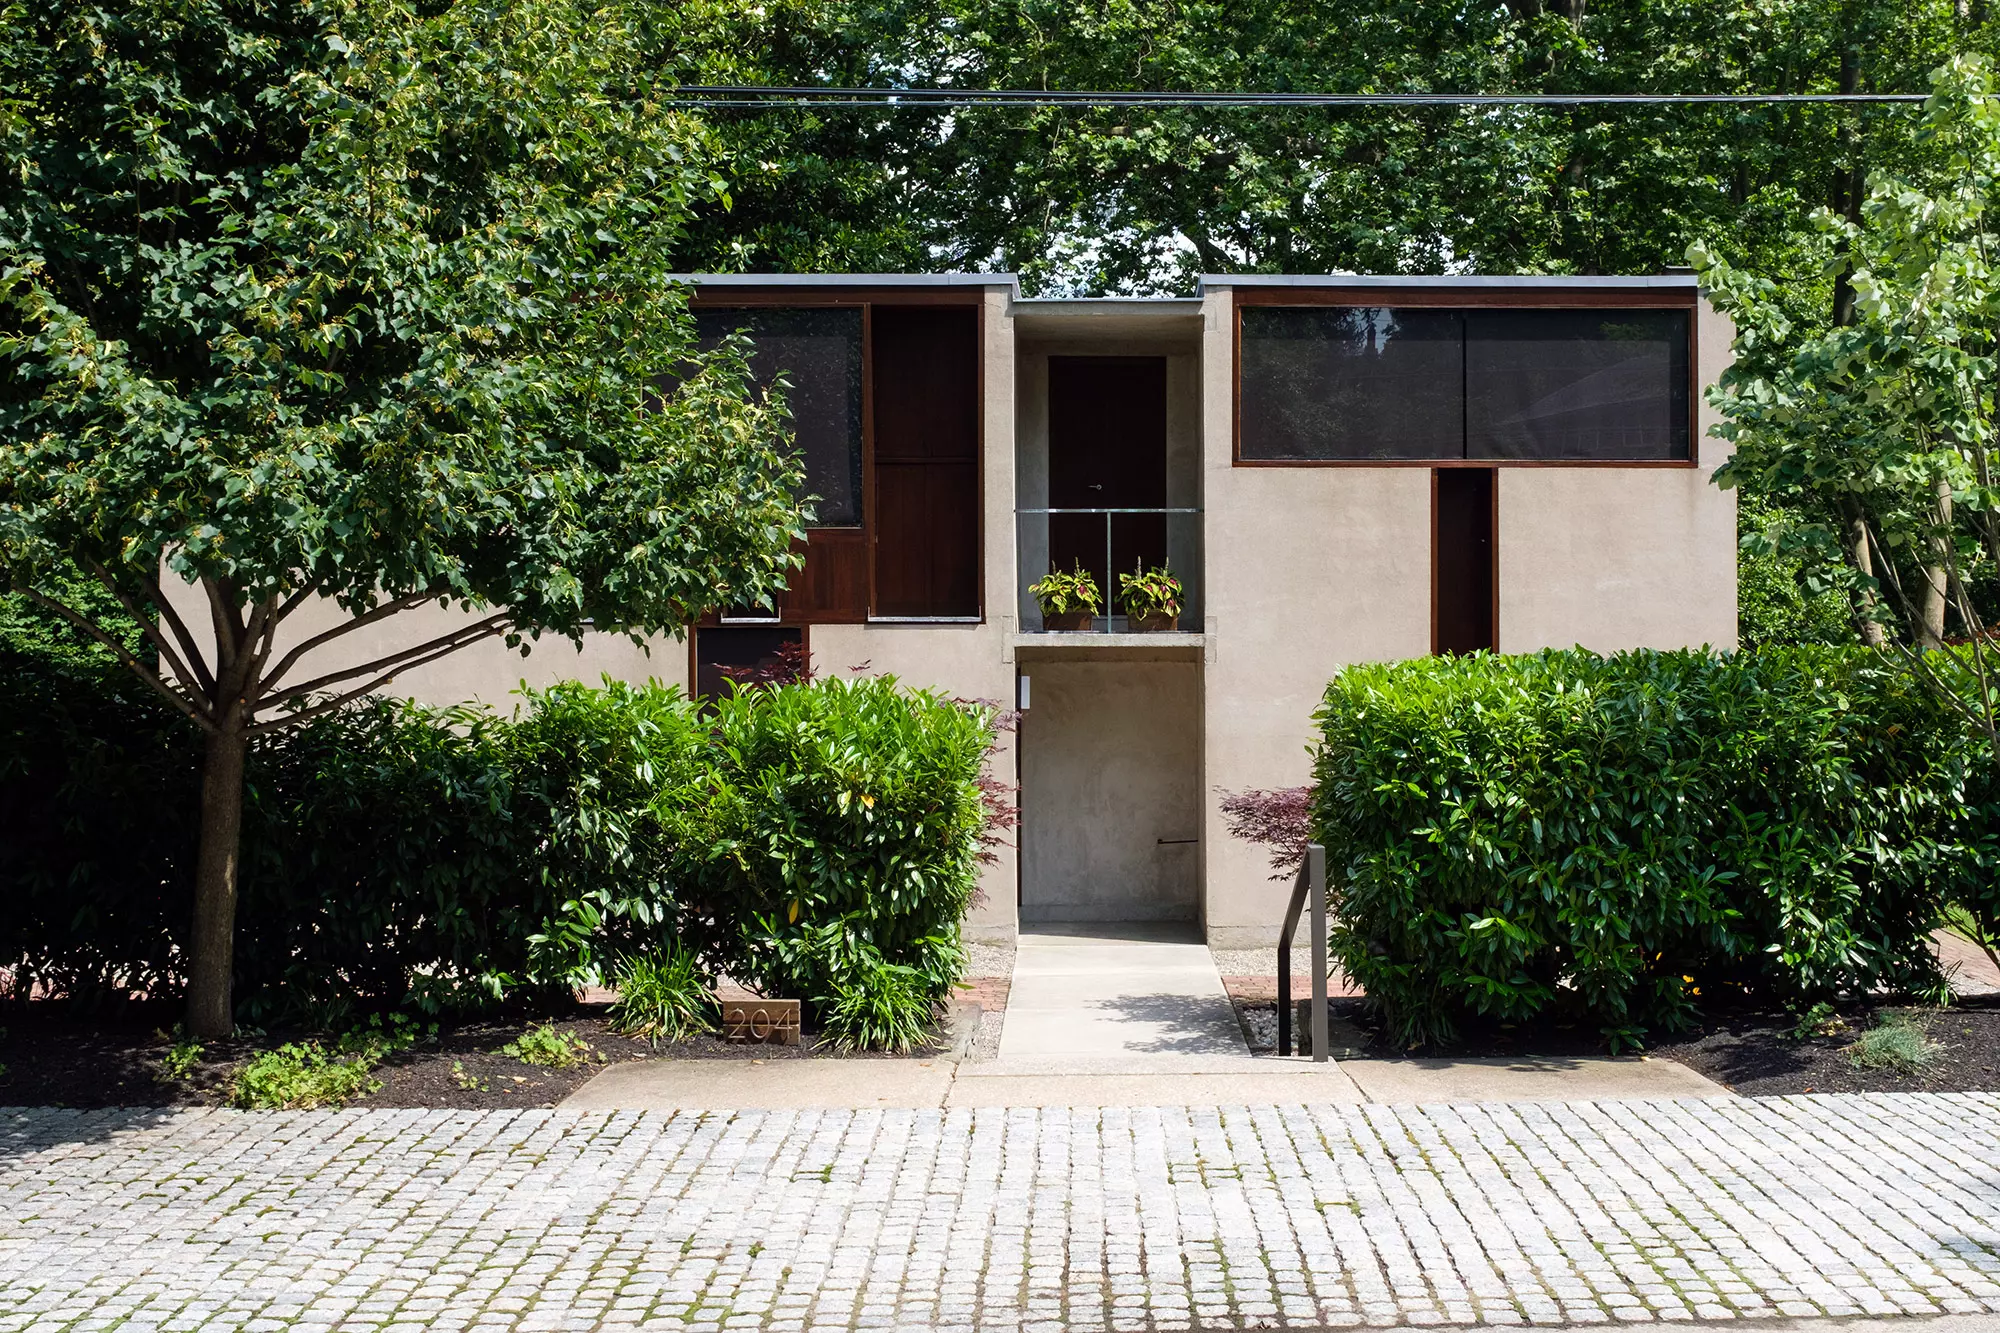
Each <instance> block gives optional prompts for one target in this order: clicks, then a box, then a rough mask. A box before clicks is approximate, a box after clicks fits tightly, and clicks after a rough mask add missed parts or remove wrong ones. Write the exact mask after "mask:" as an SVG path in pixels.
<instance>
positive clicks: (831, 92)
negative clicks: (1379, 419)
mask: <svg viewBox="0 0 2000 1333" xmlns="http://www.w3.org/2000/svg"><path fill="white" fill-rule="evenodd" d="M1924 97H1925V95H1924V94H1923V93H1172V92H1069V91H1057V92H1050V91H1047V90H1044V89H1035V88H984V89H981V88H821V87H797V88H780V87H767V86H765V85H762V84H744V83H720V84H695V85H689V86H686V87H682V88H679V89H677V90H676V94H675V96H673V97H670V98H668V99H667V101H668V102H669V103H670V104H672V105H676V106H689V107H694V106H700V107H737V108H745V109H747V108H754V107H807V106H810V107H874V108H882V109H889V110H895V109H900V108H906V107H923V108H926V109H929V108H942V109H946V110H955V109H958V108H969V107H994V106H1016V107H1082V108H1092V107H1237V108H1251V107H1369V106H1386V107H1423V106H1496V107H1497V106H1790V105H1810V104H1819V103H1828V104H1833V105H1841V106H1870V105H1875V106H1882V105H1891V106H1893V105H1908V104H1912V103H1921V102H1922V101H1923V100H1924Z"/></svg>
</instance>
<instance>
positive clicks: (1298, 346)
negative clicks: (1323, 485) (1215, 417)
mask: <svg viewBox="0 0 2000 1333" xmlns="http://www.w3.org/2000/svg"><path fill="white" fill-rule="evenodd" d="M1464 341H1465V327H1464V319H1463V317H1462V316H1461V315H1460V314H1459V313H1458V312H1457V311H1453V310H1392V309H1387V308H1384V307H1380V306H1376V307H1364V306H1249V307H1247V308H1245V310H1244V311H1243V372H1242V373H1243V381H1242V395H1243V396H1242V411H1243V456H1244V457H1245V458H1257V459H1271V460H1287V461H1291V460H1297V461H1319V460H1323V459H1350V458H1354V459H1364V458H1383V459H1428V458H1445V457H1453V458H1456V457H1460V456H1461V455H1462V453H1463V448H1464V438H1465V403H1464V397H1463V389H1464V385H1463V376H1462V375H1461V374H1460V366H1461V363H1462V361H1463V359H1464V350H1463V344H1464Z"/></svg>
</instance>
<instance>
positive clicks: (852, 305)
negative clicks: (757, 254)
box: [695, 290, 982, 626]
mask: <svg viewBox="0 0 2000 1333" xmlns="http://www.w3.org/2000/svg"><path fill="white" fill-rule="evenodd" d="M803 295H804V296H805V299H804V300H803V301H802V302H801V303H799V304H779V303H777V301H779V300H782V299H784V294H781V293H779V292H777V291H770V292H764V291H758V292H754V293H748V294H745V295H744V296H735V295H734V294H732V297H733V298H734V299H733V300H732V302H731V303H729V304H717V305H697V306H696V308H695V320H696V331H697V333H698V334H699V336H700V339H701V341H702V343H703V345H704V346H708V347H713V346H714V345H716V344H717V343H719V342H721V341H722V340H723V339H724V338H726V337H728V336H729V335H730V334H731V333H734V332H737V331H739V330H740V331H742V332H743V333H745V334H747V335H748V336H749V337H750V339H751V340H752V344H753V348H754V350H753V351H752V353H751V357H750V367H751V372H752V374H753V376H754V377H755V379H756V381H757V382H758V383H759V384H769V383H771V382H772V381H774V380H775V379H776V378H777V377H778V376H779V375H781V374H782V375H783V376H784V377H785V378H786V380H787V382H788V383H789V384H790V385H791V389H790V392H789V394H788V396H787V398H788V403H789V405H790V408H791V418H792V429H793V432H794V436H795V438H796V441H797V446H798V449H799V452H800V455H801V456H802V459H803V462H804V465H805V472H806V479H805V490H806V491H807V492H808V493H810V494H812V495H814V496H817V497H818V498H817V499H816V500H815V501H814V505H813V508H814V511H815V512H814V518H813V521H812V523H811V524H810V525H809V526H810V528H811V531H810V532H809V533H808V534H807V537H806V541H805V542H804V544H803V546H802V547H801V548H800V552H799V553H800V554H801V555H802V556H803V557H804V560H805V566H804V568H802V569H800V570H799V571H797V572H796V573H795V574H793V576H792V578H791V579H790V581H789V585H788V586H787V588H786V590H785V593H784V595H783V596H782V597H780V598H778V599H777V605H776V606H774V607H771V608H759V607H740V608H734V609H732V610H729V611H725V612H723V613H722V615H721V617H720V619H721V620H722V621H724V622H727V623H730V624H732V625H746V624H747V623H765V624H777V625H785V626H794V625H827V624H861V623H865V622H867V621H872V620H972V621H976V620H978V619H979V618H980V617H981V614H982V606H981V595H980V594H981V584H980V540H981V535H980V399H979V395H980V367H979V336H980V307H979V305H978V304H977V303H976V301H975V300H973V299H971V298H966V297H945V298H942V299H940V297H938V296H937V295H936V294H932V293H921V294H919V293H911V294H909V295H907V296H904V295H903V294H901V293H897V294H895V295H897V296H901V297H902V299H887V300H885V299H881V298H883V297H887V296H890V295H891V294H890V293H886V292H866V291H853V290H850V291H846V292H843V293H841V294H840V295H839V297H838V299H837V300H833V301H829V302H828V303H826V304H812V303H811V302H812V301H813V300H814V299H816V298H814V297H813V296H812V295H811V294H803ZM817 299H821V300H825V299H826V298H825V297H819V298H817ZM767 302H769V303H768V304H767ZM864 403H865V404H866V407H865V408H864Z"/></svg>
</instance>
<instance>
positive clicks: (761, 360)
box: [694, 306, 862, 528]
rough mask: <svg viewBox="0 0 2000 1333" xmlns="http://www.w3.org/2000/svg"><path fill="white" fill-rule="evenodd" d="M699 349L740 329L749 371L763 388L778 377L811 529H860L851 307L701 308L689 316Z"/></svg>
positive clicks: (856, 357) (856, 354) (857, 356)
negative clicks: (749, 345) (785, 386)
mask: <svg viewBox="0 0 2000 1333" xmlns="http://www.w3.org/2000/svg"><path fill="white" fill-rule="evenodd" d="M694 318H695V331H696V333H697V334H698V335H699V336H700V339H701V345H702V346H703V347H704V348H711V347H714V346H715V345H716V344H718V343H720V342H721V341H722V340H723V339H724V338H725V337H727V336H728V335H729V334H731V333H734V332H736V331H737V330H739V329H740V330H742V331H743V332H744V333H747V334H749V335H750V337H751V338H752V340H753V341H754V343H755V349H754V350H753V351H752V352H751V354H750V372H751V375H752V376H753V377H754V378H755V379H756V381H757V383H758V384H759V385H765V386H768V385H769V384H771V383H772V381H774V380H776V379H777V377H778V376H779V375H780V374H782V375H784V376H785V378H786V379H787V381H788V382H789V383H790V384H791V389H790V391H789V392H788V393H787V394H786V397H785V402H786V405H787V406H788V407H789V408H790V409H791V414H792V431H793V435H794V438H795V440H796V441H797V445H798V450H799V452H800V454H802V455H803V456H804V459H805V469H806V492H807V493H808V494H810V495H815V496H818V497H819V498H818V500H816V501H815V502H814V504H813V511H814V512H813V525H814V526H815V527H822V528H853V527H859V526H861V493H862V492H861V311H860V310H859V309H857V308H856V307H853V306H822V307H816V308H815V307H790V308H785V307H776V306H771V307H755V306H730V307H708V308H705V309H701V310H697V311H696V312H695V317H694Z"/></svg>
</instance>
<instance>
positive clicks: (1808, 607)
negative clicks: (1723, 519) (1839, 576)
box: [1736, 497, 1861, 649]
mask: <svg viewBox="0 0 2000 1333" xmlns="http://www.w3.org/2000/svg"><path fill="white" fill-rule="evenodd" d="M1736 522H1737V526H1738V527H1739V528H1740V529H1741V530H1742V532H1743V533H1744V537H1745V540H1744V542H1743V544H1742V545H1741V546H1739V547H1738V548H1737V552H1736V642H1737V646H1738V647H1740V648H1751V649H1755V648H1791V647H1798V646H1800V645H1804V644H1828V645H1833V644H1851V643H1859V642H1860V641H1861V639H1860V636H1859V634H1857V633H1856V631H1855V626H1854V617H1853V608H1852V606H1851V604H1850V603H1849V602H1848V599H1847V596H1846V595H1845V594H1844V593H1843V592H1842V591H1841V590H1840V589H1838V588H1828V587H1820V588H1815V587H1814V586H1813V582H1812V580H1813V575H1812V573H1811V572H1810V571H1809V570H1808V568H1807V566H1806V563H1805V562H1804V561H1803V560H1801V559H1800V558H1798V557H1797V556H1792V555H1780V554H1779V553H1778V551H1777V549H1776V540H1775V539H1774V538H1773V537H1771V535H1770V530H1771V529H1773V528H1774V527H1775V528H1778V529H1779V530H1782V529H1783V528H1784V527H1785V526H1786V525H1788V524H1789V523H1790V522H1791V517H1790V515H1788V514H1787V513H1785V512H1784V511H1782V510H1777V509H1772V508H1770V507H1769V506H1766V505H1762V504H1759V503H1758V502H1756V501H1755V500H1752V499H1750V498H1748V497H1744V498H1742V499H1739V500H1738V501H1737V506H1736Z"/></svg>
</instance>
